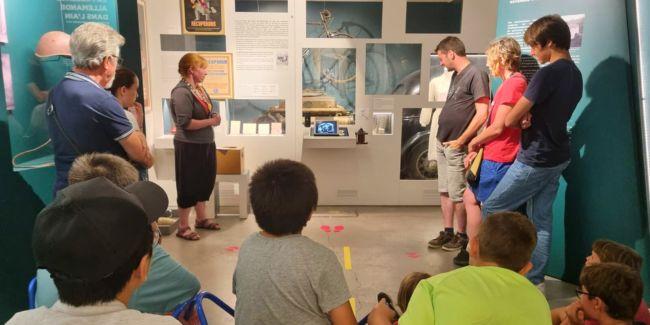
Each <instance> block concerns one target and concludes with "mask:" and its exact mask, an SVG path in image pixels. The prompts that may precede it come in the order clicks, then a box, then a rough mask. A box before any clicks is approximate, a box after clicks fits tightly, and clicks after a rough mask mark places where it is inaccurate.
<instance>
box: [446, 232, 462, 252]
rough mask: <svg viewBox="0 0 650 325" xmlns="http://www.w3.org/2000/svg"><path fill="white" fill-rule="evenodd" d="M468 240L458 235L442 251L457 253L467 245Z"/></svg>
mask: <svg viewBox="0 0 650 325" xmlns="http://www.w3.org/2000/svg"><path fill="white" fill-rule="evenodd" d="M467 241H468V240H467V238H466V237H463V236H461V235H459V234H458V233H456V235H454V238H453V239H452V240H450V241H449V242H448V243H446V244H444V245H442V249H443V250H445V251H448V252H453V251H457V250H459V249H461V248H463V247H465V246H466V245H467Z"/></svg>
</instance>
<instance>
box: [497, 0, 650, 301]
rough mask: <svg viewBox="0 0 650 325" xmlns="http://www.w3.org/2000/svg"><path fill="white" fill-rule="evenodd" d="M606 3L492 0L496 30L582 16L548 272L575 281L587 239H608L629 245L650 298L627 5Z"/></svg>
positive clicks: (604, 0)
mask: <svg viewBox="0 0 650 325" xmlns="http://www.w3.org/2000/svg"><path fill="white" fill-rule="evenodd" d="M623 4H624V2H622V1H611V0H573V1H563V0H545V1H532V2H528V3H518V4H510V1H509V0H501V1H499V13H498V18H497V35H505V34H506V32H507V26H508V22H509V21H516V20H523V19H533V20H534V19H536V18H539V17H541V16H543V15H546V14H553V13H557V14H560V15H563V16H564V15H575V14H585V16H586V17H585V20H584V30H583V31H584V34H583V37H582V46H581V48H579V49H577V50H572V55H575V56H576V57H578V56H579V57H580V59H579V60H580V62H579V63H578V67H579V68H580V71H582V74H583V79H584V95H583V98H582V100H581V101H580V103H579V104H578V107H577V109H576V111H575V113H574V114H573V116H572V118H571V120H570V122H569V125H568V127H569V129H570V132H571V140H572V161H571V164H570V165H569V167H568V168H567V170H566V171H565V172H564V173H563V177H562V180H561V184H560V188H559V191H558V195H557V199H556V201H555V204H554V208H553V213H554V216H555V218H554V224H553V231H554V233H553V243H552V258H551V261H550V263H549V266H548V269H547V273H548V274H549V275H551V276H554V277H558V278H562V279H564V280H567V281H570V282H574V283H575V282H577V278H578V275H579V272H580V270H581V268H582V266H583V264H584V258H585V256H587V255H588V254H589V252H590V251H591V243H592V242H593V241H594V240H596V239H598V238H609V239H612V240H616V241H618V242H621V243H624V244H626V245H629V246H631V247H634V248H635V249H636V250H637V251H638V252H640V253H641V254H642V255H643V257H644V259H645V261H646V263H645V265H644V270H643V272H642V274H643V276H644V282H645V285H646V290H645V296H646V299H648V298H650V294H649V293H650V278H649V277H648V274H649V273H650V271H649V270H650V268H649V267H648V262H650V251H649V250H648V248H649V247H650V235H649V233H648V220H647V217H646V206H645V199H644V183H643V169H642V160H641V143H640V133H639V125H640V122H639V114H638V106H637V103H636V102H635V100H634V98H635V91H634V89H635V87H636V85H635V82H634V79H633V74H632V65H631V64H630V53H629V42H628V25H627V12H626V7H625V6H624V5H623Z"/></svg>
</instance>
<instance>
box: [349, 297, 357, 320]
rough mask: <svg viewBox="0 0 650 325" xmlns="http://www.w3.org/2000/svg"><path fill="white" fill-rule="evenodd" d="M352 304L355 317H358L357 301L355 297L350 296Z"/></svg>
mask: <svg viewBox="0 0 650 325" xmlns="http://www.w3.org/2000/svg"><path fill="white" fill-rule="evenodd" d="M350 306H352V313H353V314H354V317H357V301H356V299H354V298H350Z"/></svg>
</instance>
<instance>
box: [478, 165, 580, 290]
mask: <svg viewBox="0 0 650 325" xmlns="http://www.w3.org/2000/svg"><path fill="white" fill-rule="evenodd" d="M569 162H570V161H566V162H564V163H562V164H560V165H558V166H554V167H532V166H528V165H526V164H524V163H521V162H520V161H518V160H515V162H514V163H513V164H512V166H510V169H508V172H507V173H506V175H505V176H503V179H501V182H499V184H498V185H497V187H496V188H495V189H494V192H492V194H491V195H490V197H489V198H488V199H487V200H486V201H485V202H484V203H483V206H482V209H481V212H482V214H483V218H485V217H487V216H488V215H490V214H492V213H495V212H500V211H515V210H516V209H517V208H519V207H520V206H521V205H523V204H524V203H527V206H526V212H527V214H528V217H529V218H530V219H531V220H532V222H533V224H534V225H535V228H536V229H537V246H536V247H535V250H534V251H533V256H532V258H531V262H532V263H533V269H532V270H531V271H530V272H529V273H528V274H527V275H526V276H527V277H528V279H529V280H530V281H531V282H532V283H534V284H539V283H541V282H543V281H544V269H545V268H546V264H547V262H548V256H549V254H550V251H551V233H552V227H553V201H554V200H555V195H556V194H557V188H558V185H559V180H560V175H561V174H562V171H563V170H564V169H565V168H566V167H567V166H568V165H569Z"/></svg>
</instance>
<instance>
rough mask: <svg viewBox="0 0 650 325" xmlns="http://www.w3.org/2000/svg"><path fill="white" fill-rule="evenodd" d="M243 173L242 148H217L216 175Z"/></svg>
mask: <svg viewBox="0 0 650 325" xmlns="http://www.w3.org/2000/svg"><path fill="white" fill-rule="evenodd" d="M242 173H244V148H243V147H217V175H239V174H242Z"/></svg>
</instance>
